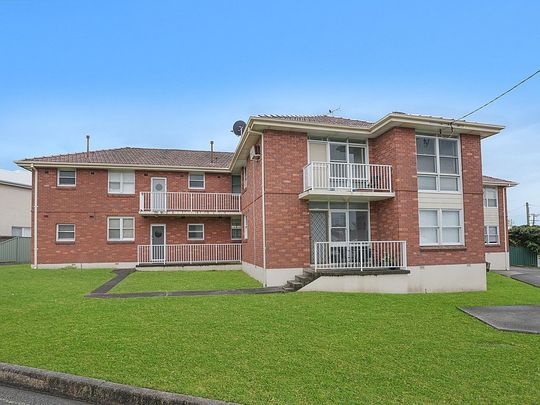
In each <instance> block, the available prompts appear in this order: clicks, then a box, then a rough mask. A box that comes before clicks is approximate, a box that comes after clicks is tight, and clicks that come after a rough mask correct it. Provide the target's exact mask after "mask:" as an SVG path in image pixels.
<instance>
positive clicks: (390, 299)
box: [0, 266, 540, 404]
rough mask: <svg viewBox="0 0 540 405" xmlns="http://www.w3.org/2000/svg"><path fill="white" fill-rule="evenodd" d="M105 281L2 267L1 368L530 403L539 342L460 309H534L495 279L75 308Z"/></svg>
mask: <svg viewBox="0 0 540 405" xmlns="http://www.w3.org/2000/svg"><path fill="white" fill-rule="evenodd" d="M111 276H112V274H111V272H110V271H108V270H30V269H29V268H28V267H25V266H19V267H0V361H4V362H8V363H16V364H23V365H29V366H34V367H40V368H46V369H50V370H56V371H62V372H68V373H73V374H79V375H86V376H90V377H95V378H102V379H106V380H111V381H115V382H120V383H127V384H133V385H137V386H143V387H150V388H156V389H162V390H168V391H175V392H180V393H185V394H191V395H198V396H203V397H209V398H217V399H222V400H228V401H236V402H241V403H249V404H255V403H258V404H266V403H281V404H295V403H297V404H308V403H316V404H320V403H337V404H349V403H490V404H491V403H500V404H508V403H528V404H532V403H538V402H539V399H540V336H539V335H532V334H524V333H513V332H502V331H497V330H495V329H492V328H491V327H489V326H487V325H485V324H483V323H482V322H480V321H478V320H475V319H474V318H471V317H470V316H468V315H466V314H464V313H462V312H461V311H459V310H458V309H457V308H456V307H458V306H464V305H465V306H468V305H510V304H530V303H536V304H539V303H540V288H535V287H532V286H529V285H526V284H523V283H520V282H517V281H514V280H511V279H509V278H505V277H502V276H499V275H496V274H489V291H488V292H484V293H461V294H426V295H421V294H418V295H383V294H332V293H292V294H269V295H229V296H196V297H154V298H133V299H89V298H84V294H86V293H88V292H90V291H91V290H93V289H94V288H96V287H97V286H99V285H100V284H101V283H103V282H105V281H106V280H108V279H110V278H111ZM148 276H152V274H149V275H148Z"/></svg>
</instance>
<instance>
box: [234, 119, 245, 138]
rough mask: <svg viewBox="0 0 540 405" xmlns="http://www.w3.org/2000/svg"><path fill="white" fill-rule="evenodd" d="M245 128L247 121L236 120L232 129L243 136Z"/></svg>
mask: <svg viewBox="0 0 540 405" xmlns="http://www.w3.org/2000/svg"><path fill="white" fill-rule="evenodd" d="M244 129H246V123H245V122H244V121H236V122H235V123H234V124H233V127H232V131H233V132H234V134H235V135H236V136H242V134H243V133H244Z"/></svg>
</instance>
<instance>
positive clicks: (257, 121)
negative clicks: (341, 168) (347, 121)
mask: <svg viewBox="0 0 540 405" xmlns="http://www.w3.org/2000/svg"><path fill="white" fill-rule="evenodd" d="M250 125H251V127H252V128H253V129H255V128H256V127H257V126H260V127H276V128H292V129H299V130H302V131H310V130H311V131H313V130H316V131H330V132H336V131H339V132H345V133H354V134H366V135H368V134H369V132H370V131H369V127H366V128H361V127H351V126H349V125H336V124H324V123H316V122H300V121H290V120H285V119H280V118H269V117H250V118H249V124H248V128H249V127H250Z"/></svg>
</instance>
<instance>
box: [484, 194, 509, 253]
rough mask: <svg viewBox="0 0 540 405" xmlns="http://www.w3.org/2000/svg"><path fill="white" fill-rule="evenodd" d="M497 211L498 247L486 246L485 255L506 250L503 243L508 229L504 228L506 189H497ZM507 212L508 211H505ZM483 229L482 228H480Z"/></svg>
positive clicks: (506, 237)
mask: <svg viewBox="0 0 540 405" xmlns="http://www.w3.org/2000/svg"><path fill="white" fill-rule="evenodd" d="M497 197H498V207H497V209H498V211H499V240H500V243H499V244H498V245H486V246H485V249H486V252H487V253H496V252H504V251H505V248H506V244H505V241H508V229H507V228H506V226H505V222H506V221H505V218H504V208H505V207H506V203H507V201H506V188H505V187H497ZM507 210H508V209H507ZM506 223H507V222H506ZM482 229H483V228H482Z"/></svg>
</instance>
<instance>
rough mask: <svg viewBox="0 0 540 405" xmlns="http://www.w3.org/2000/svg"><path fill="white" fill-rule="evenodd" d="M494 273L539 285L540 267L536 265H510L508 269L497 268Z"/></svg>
mask: <svg viewBox="0 0 540 405" xmlns="http://www.w3.org/2000/svg"><path fill="white" fill-rule="evenodd" d="M494 273H497V274H500V275H502V276H506V277H510V278H513V279H514V280H518V281H522V282H523V283H527V284H530V285H534V286H535V287H540V268H537V267H510V270H502V271H499V270H497V271H494Z"/></svg>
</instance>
